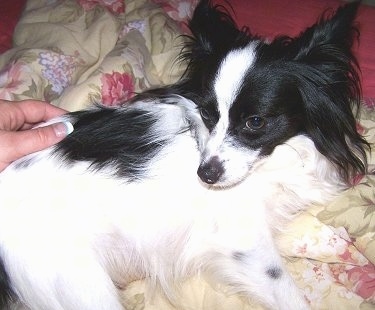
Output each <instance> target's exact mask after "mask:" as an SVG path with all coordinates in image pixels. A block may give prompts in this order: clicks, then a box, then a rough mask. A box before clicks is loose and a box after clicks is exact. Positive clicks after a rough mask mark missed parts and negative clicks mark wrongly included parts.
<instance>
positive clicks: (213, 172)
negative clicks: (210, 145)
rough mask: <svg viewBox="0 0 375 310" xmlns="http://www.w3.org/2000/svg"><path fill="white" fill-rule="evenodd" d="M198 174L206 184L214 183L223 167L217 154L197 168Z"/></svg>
mask: <svg viewBox="0 0 375 310" xmlns="http://www.w3.org/2000/svg"><path fill="white" fill-rule="evenodd" d="M197 173H198V176H199V177H200V178H201V180H202V181H203V182H205V183H207V184H215V183H216V182H217V181H219V179H220V177H221V176H222V175H223V173H224V168H223V165H222V163H221V162H220V160H219V158H218V157H217V156H214V157H212V158H211V159H210V160H209V161H208V162H206V163H203V164H201V165H200V166H199V168H198V171H197Z"/></svg>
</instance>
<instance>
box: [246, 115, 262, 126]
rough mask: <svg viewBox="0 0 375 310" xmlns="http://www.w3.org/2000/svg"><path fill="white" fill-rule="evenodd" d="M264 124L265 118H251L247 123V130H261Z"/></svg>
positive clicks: (255, 116)
mask: <svg viewBox="0 0 375 310" xmlns="http://www.w3.org/2000/svg"><path fill="white" fill-rule="evenodd" d="M264 124H265V121H264V118H263V117H260V116H257V115H254V116H250V117H249V118H248V120H247V121H246V123H245V125H246V128H248V129H252V130H257V129H261V128H262V127H263V126H264Z"/></svg>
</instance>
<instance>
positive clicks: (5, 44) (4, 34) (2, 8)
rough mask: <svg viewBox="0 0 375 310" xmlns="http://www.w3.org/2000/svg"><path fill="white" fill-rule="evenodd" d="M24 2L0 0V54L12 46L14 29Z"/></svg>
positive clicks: (21, 0)
mask: <svg viewBox="0 0 375 310" xmlns="http://www.w3.org/2000/svg"><path fill="white" fill-rule="evenodd" d="M25 3H26V0H0V53H3V52H5V51H6V50H7V49H9V48H10V47H11V46H12V35H13V31H14V28H15V26H16V24H17V22H18V19H19V18H20V16H21V13H22V10H23V8H24V6H25Z"/></svg>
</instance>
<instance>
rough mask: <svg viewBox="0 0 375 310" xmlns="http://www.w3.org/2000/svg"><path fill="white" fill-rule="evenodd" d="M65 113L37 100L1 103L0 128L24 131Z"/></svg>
mask: <svg viewBox="0 0 375 310" xmlns="http://www.w3.org/2000/svg"><path fill="white" fill-rule="evenodd" d="M66 112H67V111H65V110H63V109H60V108H58V107H55V106H53V105H51V104H48V103H46V102H43V101H38V100H24V101H18V102H11V101H1V105H0V121H1V122H0V126H1V129H4V130H25V129H29V128H31V127H33V126H35V124H38V123H41V122H44V121H47V120H50V119H51V118H54V117H57V116H61V115H63V114H65V113H66Z"/></svg>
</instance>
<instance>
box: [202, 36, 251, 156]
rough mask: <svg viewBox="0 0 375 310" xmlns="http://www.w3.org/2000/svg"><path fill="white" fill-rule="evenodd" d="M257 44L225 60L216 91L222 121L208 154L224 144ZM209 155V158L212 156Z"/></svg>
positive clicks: (218, 125) (238, 50) (218, 124)
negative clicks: (238, 95) (230, 118)
mask: <svg viewBox="0 0 375 310" xmlns="http://www.w3.org/2000/svg"><path fill="white" fill-rule="evenodd" d="M255 47H256V43H255V42H252V43H250V44H248V45H247V46H246V47H244V48H241V49H237V50H233V51H231V52H229V53H228V55H227V56H226V57H225V58H224V60H223V62H222V63H221V66H220V68H219V70H218V72H217V74H216V78H215V81H214V89H215V94H216V99H217V103H218V110H219V114H220V119H219V121H218V123H217V125H216V127H215V129H214V131H213V133H212V134H211V138H210V140H209V142H208V145H207V148H206V153H207V154H210V155H213V154H212V153H215V152H216V151H217V150H218V149H219V148H220V146H221V145H222V144H223V142H224V140H225V138H226V133H227V130H228V126H229V109H230V107H231V106H232V104H233V102H234V100H235V99H236V96H237V94H238V92H239V90H240V88H241V86H242V83H243V80H244V77H245V74H246V72H247V71H248V70H249V69H250V68H251V66H252V65H253V63H254V60H255ZM210 155H208V156H210Z"/></svg>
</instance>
